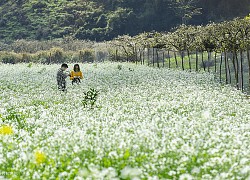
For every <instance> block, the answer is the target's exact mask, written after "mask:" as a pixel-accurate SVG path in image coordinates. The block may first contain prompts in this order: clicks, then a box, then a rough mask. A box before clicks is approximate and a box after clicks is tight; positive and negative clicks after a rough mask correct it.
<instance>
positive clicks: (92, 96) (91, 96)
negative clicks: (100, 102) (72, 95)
mask: <svg viewBox="0 0 250 180" xmlns="http://www.w3.org/2000/svg"><path fill="white" fill-rule="evenodd" d="M83 93H84V99H83V100H82V105H83V107H84V108H85V107H87V106H88V105H90V107H91V108H93V106H94V105H95V102H96V100H97V96H98V91H97V90H96V89H94V88H90V90H88V91H87V92H83Z"/></svg>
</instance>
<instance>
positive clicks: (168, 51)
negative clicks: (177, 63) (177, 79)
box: [168, 50, 171, 68]
mask: <svg viewBox="0 0 250 180" xmlns="http://www.w3.org/2000/svg"><path fill="white" fill-rule="evenodd" d="M170 66H171V65H170V53H169V50H168V68H171V67H170Z"/></svg>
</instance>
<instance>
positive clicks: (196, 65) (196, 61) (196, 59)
mask: <svg viewBox="0 0 250 180" xmlns="http://www.w3.org/2000/svg"><path fill="white" fill-rule="evenodd" d="M198 60H199V59H198V51H197V49H196V51H195V70H196V71H198Z"/></svg>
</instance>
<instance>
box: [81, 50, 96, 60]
mask: <svg viewBox="0 0 250 180" xmlns="http://www.w3.org/2000/svg"><path fill="white" fill-rule="evenodd" d="M79 59H80V60H82V62H94V60H95V55H94V50H92V49H84V50H82V51H80V52H79Z"/></svg>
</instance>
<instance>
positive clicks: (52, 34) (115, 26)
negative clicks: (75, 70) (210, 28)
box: [0, 0, 250, 41]
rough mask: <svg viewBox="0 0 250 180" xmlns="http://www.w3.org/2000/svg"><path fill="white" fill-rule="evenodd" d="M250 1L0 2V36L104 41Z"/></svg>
mask: <svg viewBox="0 0 250 180" xmlns="http://www.w3.org/2000/svg"><path fill="white" fill-rule="evenodd" d="M249 12H250V1H249V0H105V1H104V0H0V40H12V39H37V40H40V39H54V38H61V37H63V36H73V37H75V38H77V39H90V40H97V41H102V40H109V39H112V38H113V37H116V36H117V35H123V34H129V35H135V34H138V33H141V32H144V31H152V30H155V31H167V30H169V29H170V28H171V27H174V26H176V25H178V24H181V23H187V24H206V23H208V22H210V21H212V22H219V21H223V20H229V19H233V18H235V17H243V16H246V15H247V14H248V13H249Z"/></svg>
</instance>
